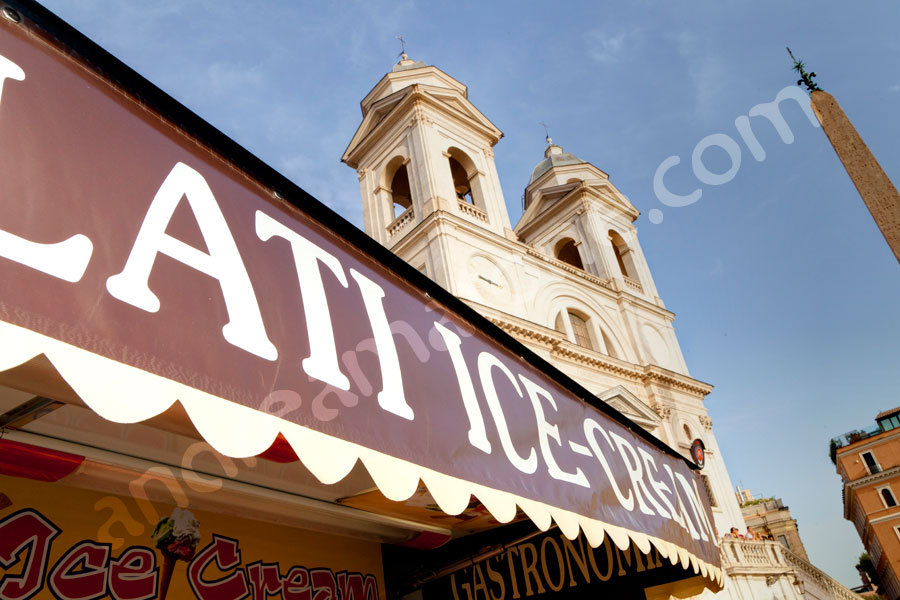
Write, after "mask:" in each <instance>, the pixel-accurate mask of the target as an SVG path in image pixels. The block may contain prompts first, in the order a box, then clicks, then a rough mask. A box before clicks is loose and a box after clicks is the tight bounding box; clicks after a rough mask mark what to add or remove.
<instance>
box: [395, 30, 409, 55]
mask: <svg viewBox="0 0 900 600" xmlns="http://www.w3.org/2000/svg"><path fill="white" fill-rule="evenodd" d="M394 39H395V40H400V54H398V55H397V56H399V57H400V60H401V61H404V60H409V57H408V56H407V55H406V44H407V43H408V42H407V41H406V40H404V39H403V34H402V33H398V34H397V35H395V36H394Z"/></svg>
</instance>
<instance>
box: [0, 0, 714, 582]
mask: <svg viewBox="0 0 900 600" xmlns="http://www.w3.org/2000/svg"><path fill="white" fill-rule="evenodd" d="M0 78H2V81H0V84H2V88H0V147H2V148H3V156H4V159H3V161H2V162H0V186H2V187H0V194H2V195H0V385H2V389H0V414H2V416H0V426H3V437H2V439H0V574H2V577H3V579H2V580H0V599H13V598H15V599H24V598H45V597H46V598H51V597H56V598H105V597H109V598H120V599H124V598H131V599H138V598H157V597H164V596H166V594H168V597H170V598H192V597H196V598H204V599H206V598H209V599H212V598H215V599H223V600H225V599H239V598H260V599H262V598H266V597H282V598H306V599H309V600H329V599H332V598H334V599H338V598H340V599H342V600H363V599H365V600H368V599H370V598H386V597H400V596H403V595H412V596H413V597H422V598H426V599H427V598H452V599H453V600H477V599H479V598H484V599H485V600H505V598H513V599H517V598H520V597H564V596H573V595H578V594H580V593H581V592H583V591H584V590H586V589H590V590H597V591H598V592H599V591H604V592H607V593H610V594H614V595H615V597H622V598H629V597H634V598H644V597H649V598H656V597H661V598H663V597H664V598H668V597H670V596H672V595H675V596H677V597H686V596H688V595H692V594H696V593H698V592H699V591H701V590H702V589H712V590H717V589H719V587H720V586H721V581H722V578H721V572H720V569H719V552H718V542H717V538H718V535H717V532H716V531H715V530H714V527H713V525H712V520H711V517H710V509H709V498H708V496H707V493H706V491H705V488H704V486H703V484H702V482H701V480H700V478H699V475H698V474H697V471H696V469H695V467H694V466H693V465H692V464H690V463H688V461H686V460H685V459H684V458H683V457H682V456H680V455H679V454H677V453H676V452H674V451H673V450H671V449H670V448H668V447H666V446H665V445H663V444H662V443H661V442H659V440H657V439H656V438H654V437H652V436H651V435H649V434H648V433H647V432H645V431H644V430H643V429H641V428H640V427H639V426H637V425H635V424H634V423H631V422H630V421H628V419H626V418H625V417H623V416H622V415H620V414H619V413H617V412H615V411H614V410H612V409H611V408H609V407H608V406H607V405H605V404H604V403H602V402H601V401H599V400H596V399H595V398H593V397H592V396H591V395H590V394H589V393H588V392H587V391H586V390H584V389H583V388H581V387H579V386H578V385H577V384H576V383H574V382H573V381H572V380H570V379H568V378H567V377H565V376H564V375H563V374H562V373H560V372H558V371H557V370H555V369H554V368H553V367H551V366H550V365H549V364H547V363H546V362H545V361H543V360H542V359H541V358H540V357H538V356H536V355H535V354H533V353H532V352H530V351H529V350H527V349H526V348H524V347H523V346H521V345H520V344H518V343H517V342H515V341H514V340H512V339H511V338H509V337H508V336H506V335H505V334H503V333H502V332H501V331H499V330H498V329H497V328H495V327H494V326H492V325H491V324H490V323H489V322H487V321H486V320H485V319H483V318H482V317H480V316H479V315H477V314H476V313H475V312H473V311H472V310H471V309H469V308H468V307H466V306H465V305H464V304H462V303H461V302H459V301H458V300H456V299H455V298H453V297H452V296H451V295H449V294H448V293H447V292H446V291H444V290H442V289H440V288H439V287H437V286H435V285H434V284H433V283H432V282H430V281H429V280H428V279H427V278H425V277H424V276H422V275H421V274H420V273H418V272H417V271H416V270H415V269H412V268H411V267H410V266H409V265H407V264H406V263H404V262H403V261H401V260H399V259H397V258H396V257H395V256H393V255H392V254H390V253H389V252H388V251H386V250H385V249H384V248H382V247H381V246H379V245H378V244H376V243H375V242H374V241H372V240H371V239H369V238H367V237H366V236H365V235H364V234H363V233H362V232H360V231H358V230H357V229H355V228H354V227H353V226H352V225H350V224H349V223H347V222H346V221H344V220H343V219H342V218H341V217H339V216H338V215H336V214H334V213H332V212H331V211H330V210H329V209H327V208H326V207H324V206H323V205H321V204H320V203H318V202H317V201H316V200H314V199H313V198H311V197H310V196H309V195H308V194H306V193H304V192H303V191H302V190H300V189H299V188H297V187H296V186H295V185H294V184H292V183H291V182H289V181H288V180H286V179H285V178H283V177H282V176H280V175H279V174H277V173H276V172H274V171H273V170H272V169H270V168H269V167H268V166H266V165H265V164H263V163H262V162H261V161H259V160H258V159H257V158H255V157H254V156H252V155H251V154H249V153H248V152H246V151H245V150H243V149H242V148H240V147H239V146H238V145H237V144H235V143H234V142H232V141H231V140H229V139H228V138H226V137H225V136H223V135H222V134H221V133H220V132H218V131H216V130H215V129H213V128H212V127H211V126H209V125H208V124H206V123H205V122H203V121H202V120H201V119H199V118H198V117H197V116H195V115H193V114H192V113H190V111H188V110H187V109H185V108H184V107H182V106H181V105H179V104H178V103H176V102H175V101H174V100H172V99H171V98H169V97H168V96H166V95H165V94H164V93H162V92H161V91H159V90H158V89H157V88H155V87H153V86H152V85H151V84H149V83H148V82H146V81H145V80H143V79H142V78H141V77H139V76H138V75H137V74H135V73H134V72H132V71H131V70H130V69H128V68H127V67H126V66H125V65H123V64H121V63H120V62H118V61H116V60H115V59H114V58H113V57H111V56H109V55H108V54H106V53H105V52H104V51H102V50H101V49H100V48H98V47H97V46H96V45H94V44H93V43H91V42H90V41H89V40H87V39H85V38H84V37H83V36H81V35H80V34H78V33H77V32H75V31H74V30H72V29H71V28H70V27H68V26H67V25H66V24H65V23H62V22H61V21H59V20H58V19H56V18H55V17H54V16H53V15H51V14H49V13H48V12H46V11H45V10H44V9H43V8H41V7H40V6H39V5H37V4H35V3H32V2H27V1H17V2H11V3H9V4H8V5H4V7H3V10H2V18H0ZM486 549H487V550H486Z"/></svg>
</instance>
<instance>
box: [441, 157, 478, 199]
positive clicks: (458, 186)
mask: <svg viewBox="0 0 900 600" xmlns="http://www.w3.org/2000/svg"><path fill="white" fill-rule="evenodd" d="M447 160H449V161H450V175H452V176H453V189H454V191H456V199H457V200H459V201H460V202H465V203H466V204H473V205H474V204H475V198H474V197H473V196H472V186H471V185H470V184H469V175H468V174H467V173H466V170H465V169H464V168H463V166H462V165H461V164H459V161H458V160H456V159H455V158H453V157H452V156H451V157H450V158H448V159H447Z"/></svg>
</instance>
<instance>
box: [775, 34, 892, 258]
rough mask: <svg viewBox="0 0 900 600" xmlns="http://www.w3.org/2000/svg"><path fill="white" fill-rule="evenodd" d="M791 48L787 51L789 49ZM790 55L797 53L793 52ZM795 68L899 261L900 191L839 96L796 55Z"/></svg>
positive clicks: (855, 183)
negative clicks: (822, 84) (821, 83)
mask: <svg viewBox="0 0 900 600" xmlns="http://www.w3.org/2000/svg"><path fill="white" fill-rule="evenodd" d="M790 51H791V50H790V48H788V52H790ZM791 58H794V55H793V54H791ZM794 70H795V71H797V72H798V73H800V80H799V81H798V82H797V85H800V84H804V85H806V88H807V90H809V92H810V103H811V104H812V109H813V112H815V113H816V117H817V118H818V119H819V123H820V124H821V125H822V129H823V130H824V131H825V134H826V135H827V136H828V140H829V141H830V142H831V145H832V147H833V148H834V151H835V152H836V153H837V155H838V158H839V159H840V160H841V163H842V164H843V165H844V169H846V171H847V175H849V176H850V179H851V180H852V181H853V185H855V186H856V191H858V192H859V195H860V196H861V197H862V199H863V202H865V203H866V207H867V208H868V209H869V213H870V214H871V215H872V218H873V219H875V224H876V225H878V228H879V229H880V230H881V235H883V236H884V239H885V241H886V242H887V243H888V246H890V247H891V250H892V251H893V253H894V258H896V259H897V262H900V194H898V193H897V188H896V187H894V184H893V183H892V182H891V180H890V179H889V178H888V176H887V174H886V173H885V172H884V169H882V168H881V165H880V164H878V161H877V160H876V159H875V156H874V155H873V154H872V151H871V150H869V147H868V146H866V143H865V142H864V141H863V139H862V137H860V135H859V133H858V132H857V131H856V128H855V127H853V124H852V123H851V122H850V119H848V118H847V115H845V114H844V111H843V110H841V107H840V105H839V104H838V103H837V100H835V99H834V97H833V96H832V95H831V94H829V93H828V92H823V91H822V90H821V89H819V86H818V85H817V84H816V83H815V82H814V81H813V78H814V77H815V76H816V74H815V73H807V72H806V69H805V68H804V64H803V61H799V60H797V59H794Z"/></svg>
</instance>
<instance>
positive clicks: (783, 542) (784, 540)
mask: <svg viewBox="0 0 900 600" xmlns="http://www.w3.org/2000/svg"><path fill="white" fill-rule="evenodd" d="M778 541H779V542H781V545H782V546H784V547H785V548H790V547H791V546H790V544H788V541H787V537H786V536H784V535H779V536H778Z"/></svg>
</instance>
